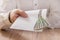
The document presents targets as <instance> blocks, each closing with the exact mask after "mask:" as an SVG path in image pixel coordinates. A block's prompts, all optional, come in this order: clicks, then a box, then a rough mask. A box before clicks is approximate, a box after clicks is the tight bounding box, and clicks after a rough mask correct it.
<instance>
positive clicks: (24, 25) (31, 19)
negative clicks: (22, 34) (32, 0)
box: [10, 10, 45, 31]
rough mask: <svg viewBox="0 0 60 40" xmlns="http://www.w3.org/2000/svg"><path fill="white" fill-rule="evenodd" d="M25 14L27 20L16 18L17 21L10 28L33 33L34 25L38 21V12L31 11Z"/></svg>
mask: <svg viewBox="0 0 60 40" xmlns="http://www.w3.org/2000/svg"><path fill="white" fill-rule="evenodd" d="M25 12H26V13H27V15H28V18H23V17H19V18H17V20H16V21H15V22H14V23H13V25H12V26H11V27H10V28H12V29H18V30H26V31H34V26H35V24H36V21H37V20H38V14H39V13H40V10H31V11H25ZM44 15H45V14H44ZM44 15H43V16H44Z"/></svg>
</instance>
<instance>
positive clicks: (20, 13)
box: [10, 9, 28, 22]
mask: <svg viewBox="0 0 60 40" xmlns="http://www.w3.org/2000/svg"><path fill="white" fill-rule="evenodd" d="M19 16H21V17H24V18H27V17H28V15H27V14H26V13H25V12H24V11H22V10H19V9H15V10H12V11H11V13H10V20H11V21H12V22H14V21H15V20H16V19H17V18H18V17H19Z"/></svg>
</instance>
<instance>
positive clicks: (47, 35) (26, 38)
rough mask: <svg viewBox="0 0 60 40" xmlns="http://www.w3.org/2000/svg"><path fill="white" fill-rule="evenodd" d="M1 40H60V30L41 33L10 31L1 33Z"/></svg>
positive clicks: (48, 30) (47, 30)
mask: <svg viewBox="0 0 60 40" xmlns="http://www.w3.org/2000/svg"><path fill="white" fill-rule="evenodd" d="M0 40H60V29H54V30H51V29H46V30H44V31H43V32H39V33H36V32H28V31H21V30H13V29H10V30H9V31H0Z"/></svg>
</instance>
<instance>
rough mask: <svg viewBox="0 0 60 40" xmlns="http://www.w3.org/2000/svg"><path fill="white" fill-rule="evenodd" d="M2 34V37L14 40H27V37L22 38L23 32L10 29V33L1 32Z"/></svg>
mask: <svg viewBox="0 0 60 40" xmlns="http://www.w3.org/2000/svg"><path fill="white" fill-rule="evenodd" d="M0 33H1V34H2V36H4V37H8V38H9V39H12V40H27V39H26V38H25V37H23V36H22V33H23V31H22V30H14V29H10V30H8V31H0Z"/></svg>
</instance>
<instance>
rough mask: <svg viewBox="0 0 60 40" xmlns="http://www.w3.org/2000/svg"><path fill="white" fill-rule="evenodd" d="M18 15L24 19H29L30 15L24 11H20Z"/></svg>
mask: <svg viewBox="0 0 60 40" xmlns="http://www.w3.org/2000/svg"><path fill="white" fill-rule="evenodd" d="M17 14H18V15H19V16H21V17H24V18H27V17H28V15H27V14H26V13H25V12H24V11H22V10H19V11H18V13H17Z"/></svg>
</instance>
